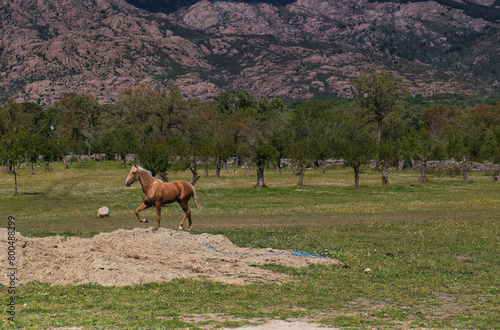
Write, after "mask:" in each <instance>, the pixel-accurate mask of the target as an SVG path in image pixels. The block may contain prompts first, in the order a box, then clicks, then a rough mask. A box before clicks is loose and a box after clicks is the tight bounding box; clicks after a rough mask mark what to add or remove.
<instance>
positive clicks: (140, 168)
mask: <svg viewBox="0 0 500 330" xmlns="http://www.w3.org/2000/svg"><path fill="white" fill-rule="evenodd" d="M135 166H136V167H137V168H138V169H139V170H141V171H144V172H146V173H149V175H151V176H153V174H151V171H148V170H146V169H145V168H144V167H141V166H139V165H135Z"/></svg>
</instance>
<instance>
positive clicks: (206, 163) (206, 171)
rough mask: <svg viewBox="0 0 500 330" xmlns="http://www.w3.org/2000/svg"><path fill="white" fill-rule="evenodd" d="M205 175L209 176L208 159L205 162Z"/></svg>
mask: <svg viewBox="0 0 500 330" xmlns="http://www.w3.org/2000/svg"><path fill="white" fill-rule="evenodd" d="M205 177H206V178H208V160H207V161H206V162H205Z"/></svg>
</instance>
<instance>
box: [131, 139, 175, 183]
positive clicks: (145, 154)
mask: <svg viewBox="0 0 500 330" xmlns="http://www.w3.org/2000/svg"><path fill="white" fill-rule="evenodd" d="M138 151H139V152H138V157H139V162H140V163H141V165H142V166H143V167H144V168H146V169H148V170H149V171H151V174H152V175H153V177H154V176H155V175H156V174H159V175H160V177H161V178H162V180H163V181H168V179H167V171H168V169H169V168H170V166H171V157H172V156H173V149H172V147H171V146H170V145H169V144H168V143H167V142H166V141H164V140H162V139H155V140H151V141H148V142H146V143H145V144H144V145H143V146H141V147H140V148H139V149H138Z"/></svg>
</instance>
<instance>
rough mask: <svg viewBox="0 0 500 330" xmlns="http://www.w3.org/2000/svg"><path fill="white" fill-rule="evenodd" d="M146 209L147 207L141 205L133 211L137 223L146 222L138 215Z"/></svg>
mask: <svg viewBox="0 0 500 330" xmlns="http://www.w3.org/2000/svg"><path fill="white" fill-rule="evenodd" d="M148 207H149V206H148V205H146V204H142V205H141V206H139V207H138V208H136V209H135V211H134V213H135V216H136V217H137V219H139V222H148V220H146V219H142V218H141V216H140V215H139V212H141V211H142V210H145V209H147V208H148Z"/></svg>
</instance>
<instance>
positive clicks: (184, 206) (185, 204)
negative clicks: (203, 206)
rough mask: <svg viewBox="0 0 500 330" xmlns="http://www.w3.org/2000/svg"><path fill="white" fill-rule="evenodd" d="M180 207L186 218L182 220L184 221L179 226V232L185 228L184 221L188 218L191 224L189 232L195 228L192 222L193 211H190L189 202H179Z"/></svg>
mask: <svg viewBox="0 0 500 330" xmlns="http://www.w3.org/2000/svg"><path fill="white" fill-rule="evenodd" d="M179 205H180V206H181V207H182V210H183V211H184V213H185V214H184V218H182V221H181V223H180V224H179V230H182V228H183V227H184V221H186V218H187V219H188V222H189V227H188V230H191V228H193V223H192V221H191V210H190V209H189V206H188V202H187V201H179Z"/></svg>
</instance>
